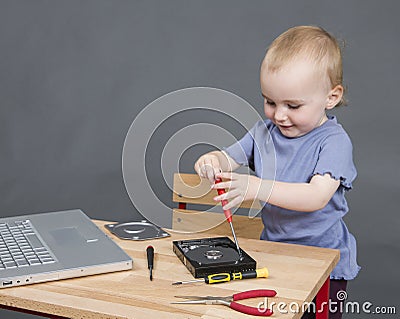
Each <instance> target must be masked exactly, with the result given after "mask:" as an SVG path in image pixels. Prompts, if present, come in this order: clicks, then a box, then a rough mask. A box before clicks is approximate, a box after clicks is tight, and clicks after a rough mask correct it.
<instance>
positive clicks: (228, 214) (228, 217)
mask: <svg viewBox="0 0 400 319" xmlns="http://www.w3.org/2000/svg"><path fill="white" fill-rule="evenodd" d="M221 182H222V179H220V178H217V179H216V180H215V184H217V183H221ZM217 193H218V195H222V194H225V190H224V189H222V188H218V189H217ZM221 203H222V206H225V205H226V204H228V201H227V200H226V199H223V200H222V201H221ZM224 214H225V217H226V220H227V221H228V223H229V225H230V226H231V231H232V235H233V239H234V240H235V245H236V249H237V251H238V254H239V258H242V251H241V250H240V247H239V243H238V241H237V238H236V234H235V230H234V229H233V224H232V212H231V210H230V209H226V210H225V209H224Z"/></svg>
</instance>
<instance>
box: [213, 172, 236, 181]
mask: <svg viewBox="0 0 400 319" xmlns="http://www.w3.org/2000/svg"><path fill="white" fill-rule="evenodd" d="M234 174H235V173H232V172H221V173H217V174H216V175H215V177H217V178H226V179H229V180H232V179H233V177H234Z"/></svg>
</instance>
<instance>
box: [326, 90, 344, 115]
mask: <svg viewBox="0 0 400 319" xmlns="http://www.w3.org/2000/svg"><path fill="white" fill-rule="evenodd" d="M343 92H344V89H343V86H341V85H336V86H335V87H334V88H333V89H332V90H330V92H329V94H328V98H327V103H326V109H327V110H330V109H333V108H334V107H335V106H336V105H337V104H338V103H339V102H340V101H341V99H342V97H343Z"/></svg>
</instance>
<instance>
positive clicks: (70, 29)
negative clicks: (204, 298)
mask: <svg viewBox="0 0 400 319" xmlns="http://www.w3.org/2000/svg"><path fill="white" fill-rule="evenodd" d="M399 9H400V8H399V4H398V2H397V1H195V2H194V1H116V0H115V1H100V0H96V1H71V0H70V1H42V0H40V1H39V0H37V1H30V0H29V1H15V0H12V1H11V0H10V1H0V112H1V113H0V163H1V165H0V170H1V175H0V176H1V178H0V192H1V193H0V194H1V201H0V216H11V215H19V214H23V213H30V212H44V211H52V210H61V209H69V208H76V207H79V208H82V209H83V210H84V211H85V212H86V213H87V214H88V215H89V216H90V217H92V218H99V219H108V220H115V221H128V220H132V219H135V218H138V214H137V212H136V210H135V208H134V207H133V205H132V203H131V202H130V200H129V197H128V195H127V193H126V190H125V188H124V184H123V179H122V173H121V153H122V147H123V142H124V138H125V135H126V133H127V131H128V129H129V126H130V124H131V122H132V121H133V119H134V118H135V116H136V115H137V114H138V113H139V112H140V110H141V109H143V108H144V107H145V106H146V105H147V104H148V103H150V102H151V101H153V100H154V99H156V98H158V97H160V96H162V95H164V94H166V93H168V92H171V91H175V90H177V89H181V88H186V87H192V86H209V87H217V88H221V89H225V90H228V91H231V92H233V93H235V94H237V95H239V96H241V97H242V98H244V99H246V100H247V101H249V102H250V103H251V104H252V105H253V106H255V107H256V108H258V109H259V111H260V112H262V99H261V96H260V89H259V65H260V62H261V59H262V57H263V55H264V52H265V49H266V47H267V45H268V44H269V43H270V41H271V40H273V39H274V38H275V37H276V36H277V35H279V34H280V33H281V32H283V31H285V30H286V29H287V28H289V27H291V26H294V25H299V24H316V25H320V26H322V27H324V28H326V29H327V30H329V31H330V32H332V33H333V34H334V35H336V36H337V37H339V38H342V39H345V40H346V43H347V45H346V49H345V52H344V70H345V71H344V77H345V83H346V85H347V86H348V95H347V98H348V100H349V106H348V107H346V108H341V109H338V110H337V111H335V112H334V113H335V114H336V115H337V116H338V117H339V120H340V121H341V123H342V124H343V125H344V127H345V128H346V130H347V131H348V133H349V135H350V136H351V138H352V140H353V144H354V158H355V162H356V165H357V168H358V173H359V176H358V178H357V180H356V182H355V184H354V186H355V187H354V190H353V191H351V192H350V193H349V194H348V202H349V205H350V209H351V211H350V213H349V214H348V216H346V222H347V224H348V226H349V228H350V230H351V231H352V233H353V234H354V235H355V237H356V238H357V240H358V249H359V257H358V261H359V264H360V265H361V266H362V267H363V268H362V271H361V272H360V274H359V276H358V277H357V279H356V280H355V281H353V282H351V283H350V285H349V300H351V301H359V302H364V301H370V302H372V303H373V304H374V306H396V307H397V312H399V311H400V307H399V301H398V296H399V293H398V290H397V289H398V287H399V284H400V281H399V275H398V269H397V268H398V263H399V262H400V257H399V256H400V254H399V252H400V251H399V250H400V249H399V248H400V244H399V229H400V227H399V226H400V219H399V217H398V209H397V206H398V198H397V196H398V195H399V185H398V181H399V180H400V176H399V168H398V165H397V164H398V163H399V160H400V152H399V142H398V132H397V128H398V118H399V115H400V111H399V108H398V103H399V99H398V83H399V74H400V70H399V63H398V58H399V56H400V44H399V40H398V30H399V29H400V22H399V19H398V13H399ZM215 118H216V120H215V121H217V122H218V121H219V120H218V116H216V117H215ZM208 120H210V114H206V115H202V114H190V113H188V114H187V116H183V117H181V118H179V121H178V120H175V122H177V123H180V125H183V124H184V123H185V121H187V123H193V122H202V121H203V122H207V121H208ZM220 122H223V119H220ZM182 123H183V124H182ZM173 128H174V119H171V122H170V125H165V127H164V130H165V131H164V132H162V133H160V132H159V135H158V137H157V135H156V136H155V137H154V139H153V141H152V148H150V149H149V152H150V154H153V153H151V152H154V154H156V155H157V154H159V148H161V147H162V143H164V142H165V140H163V138H161V137H165V136H166V134H173V132H174V129H173ZM165 132H167V133H165ZM137 138H140V136H138V137H137ZM206 150H207V146H202V147H198V148H195V149H193V150H190V151H188V152H186V153H185V156H184V157H183V159H181V163H180V167H181V169H182V171H188V172H190V171H191V170H192V165H193V161H194V159H195V158H196V156H197V155H198V154H200V153H201V152H202V151H206ZM154 158H156V156H152V159H153V161H151V162H150V163H149V164H148V166H149V167H150V168H151V169H153V171H154V172H157V171H158V169H157V165H159V164H158V160H157V159H155V160H154ZM153 175H154V174H153ZM152 178H153V180H156V179H157V175H156V174H155V175H154V176H153V177H152ZM157 187H158V188H157ZM155 188H157V189H158V190H157V191H158V192H159V195H160V197H162V198H163V200H164V201H165V202H166V203H168V204H169V205H172V204H171V203H170V200H169V198H170V195H171V193H170V191H168V189H167V190H165V189H164V188H163V186H162V185H161V186H155ZM0 317H1V318H34V316H30V315H22V314H15V313H11V312H8V311H0ZM345 317H346V318H395V317H396V318H398V314H397V315H395V316H394V315H392V316H389V315H375V316H374V315H367V314H360V315H355V314H352V315H346V316H345Z"/></svg>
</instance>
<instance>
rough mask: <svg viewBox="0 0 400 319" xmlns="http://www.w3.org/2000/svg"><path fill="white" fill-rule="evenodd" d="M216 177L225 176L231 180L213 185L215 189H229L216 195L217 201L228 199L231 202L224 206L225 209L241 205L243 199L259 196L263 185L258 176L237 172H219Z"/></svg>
mask: <svg viewBox="0 0 400 319" xmlns="http://www.w3.org/2000/svg"><path fill="white" fill-rule="evenodd" d="M215 177H216V178H225V179H229V180H230V181H227V182H221V183H218V184H215V185H213V187H212V188H213V189H218V188H223V189H228V191H227V192H226V193H225V194H222V195H219V196H216V197H214V200H215V201H218V202H219V201H221V200H223V199H227V200H228V201H229V203H228V204H227V205H225V206H224V207H223V209H224V210H227V209H230V208H232V207H235V206H240V204H241V203H242V202H243V201H246V200H253V199H255V198H257V196H258V192H259V189H260V186H261V181H262V180H261V179H260V178H258V177H257V176H253V175H247V174H237V173H217V174H216V175H215Z"/></svg>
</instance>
